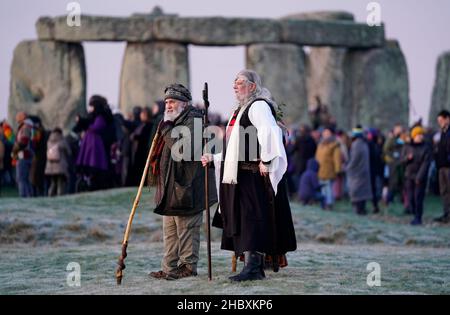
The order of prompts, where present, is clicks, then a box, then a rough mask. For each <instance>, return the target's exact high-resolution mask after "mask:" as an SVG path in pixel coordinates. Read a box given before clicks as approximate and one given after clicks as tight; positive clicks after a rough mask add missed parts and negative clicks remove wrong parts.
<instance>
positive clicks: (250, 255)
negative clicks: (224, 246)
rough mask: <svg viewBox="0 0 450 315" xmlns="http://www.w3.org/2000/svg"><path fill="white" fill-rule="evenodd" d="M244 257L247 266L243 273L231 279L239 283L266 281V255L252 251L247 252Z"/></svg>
mask: <svg viewBox="0 0 450 315" xmlns="http://www.w3.org/2000/svg"><path fill="white" fill-rule="evenodd" d="M244 255H245V266H244V268H243V269H242V271H241V273H240V274H238V275H236V276H232V277H230V278H229V279H230V280H231V281H237V282H240V281H249V280H262V279H264V278H265V277H266V275H265V273H264V255H262V254H259V253H257V252H250V251H248V252H245V253H244Z"/></svg>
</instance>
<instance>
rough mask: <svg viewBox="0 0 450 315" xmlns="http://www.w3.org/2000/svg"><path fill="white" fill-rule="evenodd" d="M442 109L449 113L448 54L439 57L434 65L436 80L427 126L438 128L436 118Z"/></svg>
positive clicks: (449, 60)
mask: <svg viewBox="0 0 450 315" xmlns="http://www.w3.org/2000/svg"><path fill="white" fill-rule="evenodd" d="M443 109H446V110H449V111H450V52H446V53H444V54H442V55H440V56H439V59H438V62H437V65H436V79H435V82H434V88H433V96H432V100H431V108H430V115H429V117H428V122H429V126H431V127H434V128H437V127H438V125H437V122H436V116H437V115H438V113H439V112H440V111H441V110H443Z"/></svg>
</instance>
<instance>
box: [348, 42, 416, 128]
mask: <svg viewBox="0 0 450 315" xmlns="http://www.w3.org/2000/svg"><path fill="white" fill-rule="evenodd" d="M345 77H346V80H345V96H344V106H343V107H342V108H343V109H345V110H346V111H348V112H347V113H344V114H343V117H348V119H346V120H345V121H343V123H344V126H343V127H344V128H346V129H349V128H351V127H354V126H355V125H356V124H358V123H360V124H362V125H363V126H372V127H378V128H381V129H382V130H384V131H387V130H389V129H391V128H392V126H393V125H394V124H395V123H401V124H403V125H405V126H407V125H408V121H409V81H408V70H407V65H406V61H405V56H404V55H403V52H402V50H401V48H400V46H399V44H398V42H397V41H388V42H387V43H386V46H385V47H383V48H377V49H371V50H354V51H349V52H348V54H347V56H346V60H345Z"/></svg>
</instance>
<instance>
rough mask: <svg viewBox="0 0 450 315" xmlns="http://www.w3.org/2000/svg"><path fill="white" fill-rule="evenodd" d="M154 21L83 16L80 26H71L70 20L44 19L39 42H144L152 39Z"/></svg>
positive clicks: (40, 20) (38, 22) (40, 27)
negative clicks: (68, 21)
mask: <svg viewBox="0 0 450 315" xmlns="http://www.w3.org/2000/svg"><path fill="white" fill-rule="evenodd" d="M152 25H153V19H152V18H148V17H145V16H139V17H137V16H136V17H128V18H122V17H104V16H91V15H82V16H81V25H80V26H72V27H70V26H68V25H67V17H65V16H62V17H57V18H49V17H42V18H40V19H39V20H38V21H37V23H36V30H37V34H38V38H39V39H40V40H58V41H65V42H81V41H130V42H135V41H136V42H144V41H149V40H152V39H153V36H152V29H153V28H152Z"/></svg>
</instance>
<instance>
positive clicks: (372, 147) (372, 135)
mask: <svg viewBox="0 0 450 315" xmlns="http://www.w3.org/2000/svg"><path fill="white" fill-rule="evenodd" d="M367 143H368V145H369V156H370V184H371V186H372V204H373V213H379V212H380V208H379V206H378V203H379V200H380V193H379V191H378V189H377V188H378V187H380V186H381V184H382V181H383V175H384V163H383V150H382V148H381V146H380V145H379V144H378V131H377V130H375V129H369V130H368V132H367Z"/></svg>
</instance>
